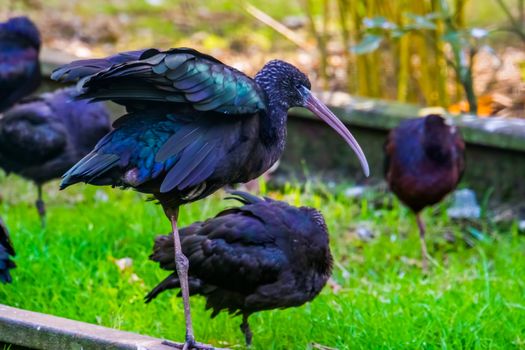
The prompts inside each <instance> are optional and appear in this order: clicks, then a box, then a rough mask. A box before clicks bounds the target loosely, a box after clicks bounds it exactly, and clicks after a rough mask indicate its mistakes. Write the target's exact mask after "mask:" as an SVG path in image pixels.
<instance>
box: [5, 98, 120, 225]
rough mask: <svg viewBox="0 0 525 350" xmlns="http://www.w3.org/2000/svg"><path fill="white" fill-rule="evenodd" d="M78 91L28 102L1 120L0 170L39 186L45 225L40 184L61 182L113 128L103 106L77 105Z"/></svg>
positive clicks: (39, 199)
mask: <svg viewBox="0 0 525 350" xmlns="http://www.w3.org/2000/svg"><path fill="white" fill-rule="evenodd" d="M76 94H77V92H76V90H75V89H74V88H69V89H62V90H58V91H55V92H53V93H46V94H42V95H40V96H37V97H31V98H27V99H25V100H23V101H21V102H20V103H19V104H17V105H15V106H14V107H12V108H11V109H9V110H8V111H6V112H5V113H4V114H3V116H2V117H1V118H0V167H1V168H3V169H4V170H5V171H6V172H7V173H11V172H14V173H16V174H18V175H21V176H23V177H25V178H27V179H29V180H32V181H33V182H35V184H36V185H37V187H38V199H37V202H36V206H37V209H38V213H39V214H40V217H41V219H42V222H44V218H45V206H44V202H43V199H42V185H43V184H44V183H45V182H47V181H49V180H52V179H56V178H59V177H61V176H62V175H63V174H64V173H65V172H66V171H67V170H68V169H69V168H71V167H72V166H73V165H74V164H75V163H76V162H78V161H79V160H80V159H81V158H82V157H84V156H85V155H86V154H87V153H89V151H91V150H92V149H93V147H94V146H95V144H96V143H97V141H98V140H100V138H102V137H103V136H104V135H105V134H107V133H108V132H109V131H110V129H111V127H110V121H109V114H108V112H107V110H106V108H105V106H104V105H103V104H102V103H88V102H86V101H77V100H75V95H76Z"/></svg>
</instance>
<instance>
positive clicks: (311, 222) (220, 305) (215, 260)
mask: <svg viewBox="0 0 525 350" xmlns="http://www.w3.org/2000/svg"><path fill="white" fill-rule="evenodd" d="M232 194H233V195H235V197H234V198H236V199H238V200H239V201H241V202H242V203H244V206H242V207H239V208H231V209H226V210H224V211H222V212H221V213H219V214H218V215H217V216H216V217H214V218H212V219H208V220H206V221H204V222H197V223H194V224H192V225H191V226H188V227H185V228H182V229H181V230H180V235H181V243H182V251H183V252H184V254H185V255H186V256H187V257H188V259H189V260H190V269H189V288H190V294H191V295H194V294H198V295H202V296H204V297H205V298H206V301H207V303H206V308H207V309H213V311H212V315H211V317H212V318H213V317H215V316H216V315H217V314H218V313H219V312H220V311H221V310H226V311H228V313H230V314H235V315H242V317H243V319H242V324H241V330H242V332H243V333H244V336H245V340H246V344H247V345H248V346H249V345H250V344H251V342H252V332H251V330H250V326H249V324H248V317H249V316H250V315H251V314H252V313H254V312H257V311H262V310H271V309H277V308H287V307H292V306H300V305H303V304H304V303H306V302H308V301H311V300H312V299H314V298H315V297H316V296H317V295H318V294H319V292H320V291H321V289H322V288H323V287H324V285H325V284H326V281H327V280H328V278H329V277H330V274H331V269H332V255H331V254H330V248H329V245H328V231H327V227H326V224H325V221H324V218H323V216H322V215H321V213H320V212H318V211H317V210H315V209H313V208H308V207H300V208H297V207H293V206H290V205H288V204H287V203H285V202H281V201H276V200H272V199H269V198H265V199H264V200H263V199H260V198H258V197H255V196H253V195H250V194H248V193H245V192H239V191H234V192H232ZM173 257H174V248H173V236H172V235H167V236H159V237H157V238H156V239H155V245H154V248H153V254H152V255H151V256H150V259H151V260H153V261H156V262H158V263H159V264H160V266H161V268H163V269H165V270H171V271H174V270H175V269H176V267H175V264H174V261H173ZM172 288H180V280H179V277H178V275H177V273H176V272H174V273H172V274H171V275H169V276H168V277H167V278H166V279H165V280H164V281H162V282H161V283H160V284H159V285H158V286H156V287H155V288H154V289H153V290H152V291H151V292H150V293H149V294H148V295H147V296H146V302H148V303H149V302H150V301H151V300H153V299H154V298H156V297H157V296H158V295H159V293H162V292H163V291H165V290H167V289H172Z"/></svg>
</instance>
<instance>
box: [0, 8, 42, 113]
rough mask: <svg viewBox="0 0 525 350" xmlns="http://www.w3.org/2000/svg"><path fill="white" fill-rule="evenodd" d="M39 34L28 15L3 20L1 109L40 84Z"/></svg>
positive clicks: (0, 28)
mask: <svg viewBox="0 0 525 350" xmlns="http://www.w3.org/2000/svg"><path fill="white" fill-rule="evenodd" d="M39 52H40V33H39V32H38V29H37V28H36V26H35V25H34V24H33V22H31V20H30V19H29V18H27V17H14V18H11V19H9V20H8V21H7V22H1V23H0V112H2V111H4V110H6V109H7V108H9V107H10V106H12V105H13V104H15V103H16V102H18V101H19V100H20V99H22V98H23V97H25V96H27V95H29V94H31V93H32V92H34V91H35V90H36V89H37V88H38V86H39V85H40V79H41V76H40V63H39V60H38V55H39Z"/></svg>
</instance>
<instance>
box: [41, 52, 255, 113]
mask: <svg viewBox="0 0 525 350" xmlns="http://www.w3.org/2000/svg"><path fill="white" fill-rule="evenodd" d="M139 54H140V55H139ZM137 56H138V58H137ZM51 77H52V78H53V79H55V80H61V81H73V80H76V79H78V78H80V81H79V82H78V87H79V89H81V90H82V95H81V96H80V97H81V98H90V99H94V100H112V101H115V102H117V103H120V104H123V105H125V106H131V107H133V106H136V105H140V102H142V103H144V102H157V103H158V102H164V103H174V104H178V105H179V107H180V108H185V107H187V108H190V109H194V110H198V111H215V112H219V113H224V114H253V113H256V112H258V111H261V110H263V109H264V108H265V96H264V94H263V93H262V91H261V89H260V88H259V87H258V85H257V84H256V83H255V81H254V80H253V79H251V78H250V77H248V76H246V75H245V74H244V73H242V72H240V71H238V70H236V69H234V68H232V67H229V66H227V65H225V64H223V63H222V62H220V61H218V60H217V59H215V58H213V57H211V56H208V55H205V54H202V53H200V52H198V51H196V50H193V49H188V48H177V49H170V50H168V51H158V50H155V49H149V50H146V51H135V52H133V53H132V54H130V53H123V54H120V55H117V56H112V57H109V58H106V59H102V60H100V59H99V60H84V61H78V62H73V63H71V64H69V65H66V66H64V67H62V68H59V69H57V70H56V71H55V72H53V74H52V76H51ZM138 102H139V103H138Z"/></svg>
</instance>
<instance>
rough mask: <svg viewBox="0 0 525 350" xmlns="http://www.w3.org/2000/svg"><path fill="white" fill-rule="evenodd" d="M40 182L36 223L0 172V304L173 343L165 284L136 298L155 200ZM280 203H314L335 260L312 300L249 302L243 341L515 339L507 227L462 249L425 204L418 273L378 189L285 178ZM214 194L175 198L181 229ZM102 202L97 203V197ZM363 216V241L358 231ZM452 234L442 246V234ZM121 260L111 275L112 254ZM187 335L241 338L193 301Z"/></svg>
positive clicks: (29, 195) (522, 265) (290, 344)
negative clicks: (292, 182)
mask: <svg viewBox="0 0 525 350" xmlns="http://www.w3.org/2000/svg"><path fill="white" fill-rule="evenodd" d="M56 185H57V184H56V183H53V184H49V185H48V186H47V187H46V189H48V190H49V191H48V192H49V194H48V195H47V204H48V211H49V216H48V226H47V228H46V229H44V230H43V229H41V228H40V226H39V221H38V218H37V215H36V210H35V209H34V207H33V205H32V203H33V201H34V193H35V191H34V188H33V187H32V186H31V185H28V184H26V183H25V182H23V181H22V180H20V179H17V178H15V177H12V176H11V177H8V178H1V179H0V186H1V188H2V198H3V202H2V204H1V206H0V215H1V216H2V217H3V219H4V220H5V221H6V223H7V224H8V226H9V228H10V230H11V232H12V238H13V240H14V243H15V245H16V249H17V252H18V255H17V259H16V262H17V264H18V266H19V267H18V268H17V269H16V270H14V271H13V276H14V282H13V284H11V285H0V301H1V302H2V303H4V304H7V305H11V306H15V307H20V308H24V309H29V310H34V311H39V312H45V313H50V314H53V315H59V316H64V317H68V318H72V319H76V320H82V321H86V322H90V323H95V324H100V325H104V326H108V327H114V328H118V329H122V330H127V331H134V332H139V333H143V334H149V335H152V336H157V337H163V338H168V339H173V340H181V339H183V336H184V332H183V312H182V303H181V301H180V299H177V298H175V297H174V293H164V295H162V296H161V297H159V298H158V299H157V300H155V301H154V302H153V303H151V304H150V305H145V304H144V303H143V302H142V298H143V296H144V295H145V294H146V293H147V292H148V291H149V289H150V288H152V287H153V286H154V285H155V284H156V283H157V282H159V281H160V280H161V279H162V278H163V277H164V276H165V275H166V272H164V271H161V270H160V269H158V268H157V266H156V265H155V264H153V263H152V262H149V261H148V258H147V257H148V254H149V253H150V250H151V247H152V240H153V237H154V236H155V235H157V234H160V233H163V234H164V233H167V232H168V231H169V225H168V221H167V220H166V219H165V218H164V216H163V214H162V211H161V209H160V208H159V207H158V206H157V205H155V204H153V203H152V202H145V201H144V200H143V199H144V197H143V196H141V195H139V194H137V193H134V192H132V191H119V190H112V189H101V188H96V187H90V186H76V187H73V188H71V189H68V190H67V191H65V192H58V191H56ZM284 192H285V194H284V195H283V194H282V193H271V194H270V195H271V196H274V197H278V198H285V199H286V200H287V201H289V202H290V203H292V204H296V205H298V204H304V205H310V206H314V207H317V208H320V209H321V211H322V212H323V213H324V215H325V217H326V219H327V222H328V226H329V229H330V233H331V248H332V251H333V253H334V256H335V259H336V261H337V264H336V266H335V268H334V273H333V278H334V280H335V281H336V282H337V284H339V285H340V287H341V289H340V290H339V291H338V292H337V293H334V291H333V289H332V288H330V287H326V288H325V289H324V290H323V292H322V293H321V295H320V296H319V297H318V298H317V299H315V300H314V301H313V302H312V303H309V304H307V305H305V306H303V307H299V308H292V309H288V310H277V311H269V312H261V313H259V314H256V315H255V316H253V318H252V319H251V324H252V329H253V331H254V349H305V348H307V347H308V344H309V343H312V342H315V343H319V344H323V345H325V346H330V347H336V348H338V349H437V348H439V349H509V348H515V349H517V348H522V349H523V348H525V280H524V277H523V276H525V259H524V252H525V238H524V237H523V236H519V235H518V231H517V228H516V224H512V225H509V227H507V228H498V227H495V226H493V225H491V224H490V223H486V222H485V223H481V224H480V225H479V226H478V228H479V229H480V230H481V231H483V232H484V233H485V234H486V235H485V239H484V240H483V241H475V246H474V247H472V248H469V247H468V246H467V245H466V244H465V243H464V240H463V239H461V238H460V237H461V235H462V234H463V233H464V232H466V231H467V230H466V227H464V226H461V225H458V224H454V223H452V222H450V221H449V220H448V219H447V217H446V215H445V214H444V210H443V209H444V207H443V206H441V207H437V208H435V209H433V210H429V211H428V212H427V213H426V219H427V223H428V227H429V231H430V234H429V248H430V252H431V254H432V255H433V257H434V258H435V259H436V260H437V261H438V262H439V264H440V267H434V268H433V273H432V274H431V275H430V276H429V277H426V278H425V277H424V276H423V275H422V273H421V271H420V269H419V267H418V265H417V263H418V261H419V242H418V239H417V236H416V232H415V225H414V222H413V218H412V216H411V215H410V214H409V213H408V212H407V210H405V209H404V208H402V207H400V205H399V204H398V202H397V201H395V200H392V199H391V197H390V196H385V195H384V194H381V193H379V194H375V195H370V196H367V197H365V198H363V199H359V200H349V199H346V198H344V197H343V196H333V195H323V196H319V195H315V194H312V192H311V191H310V190H309V189H308V188H307V189H306V190H304V191H303V192H300V191H298V190H296V189H294V188H293V187H290V188H288V189H286V190H285V191H284ZM223 195H224V194H223V193H218V194H217V195H215V196H212V197H210V198H208V199H206V200H203V201H200V202H198V203H194V204H192V205H189V206H185V207H184V208H183V209H182V211H181V221H182V225H187V224H189V223H191V222H193V221H195V220H199V219H204V218H207V217H210V216H212V215H214V214H215V213H217V212H218V211H219V210H220V209H221V208H223V207H225V206H228V205H229V204H228V203H227V202H225V201H223V200H221V197H222V196H223ZM106 199H107V200H106ZM363 224H365V225H368V226H369V227H370V229H371V230H372V231H373V232H374V233H375V235H376V237H375V238H374V239H373V240H371V241H370V242H364V241H362V240H360V239H358V238H357V236H356V234H355V228H356V226H358V225H363ZM445 232H449V233H453V234H455V235H456V237H457V238H458V239H457V240H456V243H454V244H451V243H447V242H446V241H445V240H444V239H443V236H444V233H445ZM123 257H130V258H132V259H133V266H132V268H130V269H128V270H125V271H123V272H121V271H120V270H119V269H118V268H117V266H116V264H115V263H114V261H115V260H116V259H120V258H123ZM192 306H193V317H194V323H195V330H196V335H197V338H198V340H200V341H204V342H208V343H213V344H216V345H222V346H230V347H232V348H243V345H242V343H243V339H242V336H241V333H240V331H239V328H238V326H239V322H240V320H239V319H238V318H231V317H229V316H227V315H225V314H221V315H220V316H219V317H217V318H216V319H214V320H210V319H209V313H208V312H206V311H204V303H203V300H202V299H201V298H198V297H196V298H193V299H192Z"/></svg>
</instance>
